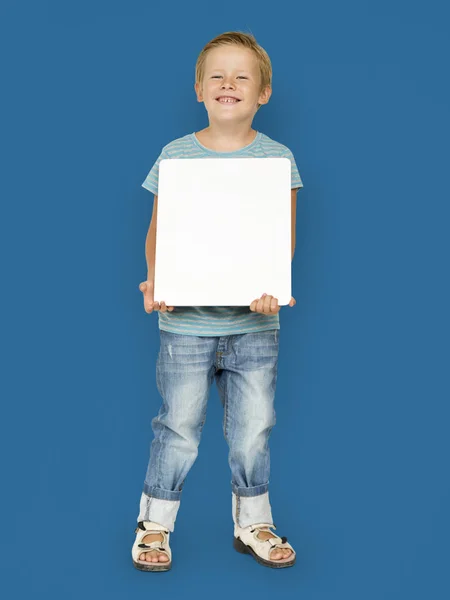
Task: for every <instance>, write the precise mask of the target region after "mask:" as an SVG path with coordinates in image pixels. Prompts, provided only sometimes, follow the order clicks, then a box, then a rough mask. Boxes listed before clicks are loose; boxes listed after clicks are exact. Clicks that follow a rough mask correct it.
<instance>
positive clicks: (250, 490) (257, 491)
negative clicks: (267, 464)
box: [231, 482, 269, 498]
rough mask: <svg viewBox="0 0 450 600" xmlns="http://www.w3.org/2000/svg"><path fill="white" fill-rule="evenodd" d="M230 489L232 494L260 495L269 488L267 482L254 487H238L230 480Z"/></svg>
mask: <svg viewBox="0 0 450 600" xmlns="http://www.w3.org/2000/svg"><path fill="white" fill-rule="evenodd" d="M231 489H232V491H233V494H236V496H245V497H247V498H248V497H250V496H260V495H261V494H265V493H266V492H267V491H268V489H269V483H262V484H261V485H255V486H254V487H239V486H238V485H236V484H235V483H233V482H231Z"/></svg>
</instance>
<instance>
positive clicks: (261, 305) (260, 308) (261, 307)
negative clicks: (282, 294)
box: [256, 297, 264, 312]
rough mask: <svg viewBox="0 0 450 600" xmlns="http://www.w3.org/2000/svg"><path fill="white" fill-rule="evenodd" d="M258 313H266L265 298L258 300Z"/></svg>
mask: <svg viewBox="0 0 450 600" xmlns="http://www.w3.org/2000/svg"><path fill="white" fill-rule="evenodd" d="M256 312H264V297H262V298H260V299H259V300H258V302H257V304H256Z"/></svg>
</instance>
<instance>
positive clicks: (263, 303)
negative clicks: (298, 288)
mask: <svg viewBox="0 0 450 600" xmlns="http://www.w3.org/2000/svg"><path fill="white" fill-rule="evenodd" d="M295 304H296V300H295V298H293V297H291V300H290V302H289V306H294V305H295ZM280 308H281V306H278V298H274V297H273V296H268V295H267V294H263V295H262V296H261V298H259V300H258V299H257V300H253V302H252V303H251V304H250V310H251V311H252V312H259V313H263V314H265V315H276V314H277V313H278V312H279V310H280Z"/></svg>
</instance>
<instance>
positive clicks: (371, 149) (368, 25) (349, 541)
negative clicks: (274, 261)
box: [0, 0, 450, 600]
mask: <svg viewBox="0 0 450 600" xmlns="http://www.w3.org/2000/svg"><path fill="white" fill-rule="evenodd" d="M1 17H2V18H1V22H2V25H1V31H2V35H1V36H0V39H1V41H0V44H1V47H2V55H3V57H4V61H3V67H2V82H3V84H4V87H3V92H2V103H3V110H2V120H3V125H2V138H3V142H2V146H3V150H4V152H3V156H4V157H3V160H2V165H3V168H4V170H3V175H2V203H1V211H2V219H1V224H2V236H1V244H2V258H3V260H2V271H3V277H2V281H3V283H4V288H3V293H2V317H3V318H2V321H3V325H2V338H3V352H4V358H3V360H2V366H3V375H2V420H1V423H2V432H1V433H2V435H1V444H2V458H3V466H2V484H3V485H2V494H1V497H0V502H1V513H2V517H3V518H2V532H1V536H0V544H1V557H0V565H1V568H2V571H4V573H3V574H2V577H1V580H2V584H1V586H2V588H3V591H6V592H7V595H5V597H8V598H18V599H19V598H28V597H30V596H31V595H34V596H35V597H37V598H46V599H53V598H55V599H58V600H59V599H60V598H66V599H78V598H81V597H86V598H111V599H115V598H117V599H119V598H120V599H123V598H134V597H136V598H137V597H139V595H141V596H142V597H147V596H150V595H152V596H155V595H157V596H158V597H160V598H162V597H164V596H165V595H166V594H167V595H168V596H166V597H172V596H173V595H174V594H183V596H184V597H188V598H189V597H193V598H194V597H195V598H196V599H198V598H210V597H211V596H212V595H214V597H224V598H225V597H228V598H229V597H236V594H237V595H238V596H239V597H244V595H245V594H254V595H255V597H259V598H271V599H273V598H274V597H275V596H277V595H278V594H280V595H281V594H286V593H293V592H295V593H298V594H299V595H301V596H302V597H303V598H308V600H318V599H324V600H331V599H333V600H341V599H342V600H362V599H364V600H372V599H373V600H380V599H381V598H383V599H386V600H391V599H392V600H394V599H395V600H397V599H398V598H408V599H409V600H413V599H416V598H417V599H421V600H422V599H424V598H432V599H433V600H441V599H442V600H444V599H448V597H449V595H450V584H449V580H448V576H447V574H446V573H445V571H446V569H448V564H449V558H450V555H449V544H448V540H449V535H450V527H449V525H450V519H449V510H448V505H449V478H448V459H449V450H450V442H449V436H448V429H449V427H448V423H449V416H450V415H449V412H450V411H449V398H450V394H449V378H448V367H449V342H448V340H449V333H450V327H449V324H450V323H449V317H448V306H449V304H450V302H449V300H450V298H449V295H450V294H449V282H448V276H449V273H448V261H449V250H450V248H449V239H448V220H449V216H450V214H449V193H448V187H449V186H448V180H447V176H448V154H449V146H448V140H449V134H450V131H449V122H450V119H449V83H448V82H449V79H448V56H449V50H450V49H449V37H448V27H447V23H448V17H449V14H448V9H447V7H446V6H445V3H444V2H443V1H442V2H438V1H435V0H431V1H429V2H427V3H420V2H414V1H412V2H411V1H410V2H406V1H400V0H391V1H390V2H386V1H384V0H383V1H382V0H380V1H378V2H366V1H361V0H359V1H350V0H342V1H341V2H333V1H332V0H322V1H319V2H314V3H313V2H303V1H297V2H283V1H280V2H277V3H275V4H273V3H265V2H260V1H258V2H256V1H248V2H241V3H239V4H237V5H235V4H232V3H225V4H223V3H222V4H216V3H212V2H211V1H209V0H208V1H204V2H191V3H182V2H175V3H173V2H171V3H165V4H164V3H159V4H154V3H150V2H144V1H142V0H141V1H137V0H135V1H131V2H118V1H112V0H108V1H106V0H102V1H98V0H97V1H92V0H91V1H90V2H87V1H81V0H78V1H77V2H75V1H72V2H69V1H66V2H60V1H58V2H57V1H56V0H48V1H47V2H40V3H31V2H20V3H12V2H11V1H7V2H4V3H2V8H1ZM232 29H237V30H244V31H250V32H252V33H253V34H254V35H255V36H256V38H257V40H258V41H259V42H260V44H261V45H262V46H263V47H264V48H265V49H266V50H267V51H268V53H269V55H270V57H271V59H272V64H273V69H274V77H273V95H272V98H271V100H270V102H269V104H268V105H267V106H265V107H263V108H262V109H261V110H260V111H259V113H258V114H257V116H256V118H255V121H254V127H255V128H256V129H258V130H260V131H262V132H264V133H266V134H267V135H269V136H270V137H273V138H274V139H276V140H277V141H279V142H281V143H283V144H285V145H287V146H288V147H289V148H290V149H291V150H292V151H293V153H294V155H295V158H296V160H297V165H298V168H299V171H300V174H301V176H302V178H303V182H304V189H302V190H300V191H299V193H298V209H297V245H296V253H295V257H294V263H293V293H294V296H295V298H296V299H297V305H296V306H295V307H294V308H289V307H283V308H282V311H281V316H280V319H281V334H280V362H279V377H278V388H277V396H276V408H277V426H276V427H275V429H274V430H273V433H272V436H271V448H272V476H271V500H272V506H273V511H274V519H275V523H276V524H277V526H278V532H279V533H280V534H281V535H287V536H288V537H289V541H291V542H292V543H293V545H294V546H295V548H296V550H297V553H298V562H297V565H296V567H294V568H293V569H283V570H279V571H277V570H272V569H264V568H263V567H261V566H259V565H258V564H257V563H256V562H255V561H253V560H252V559H251V558H250V557H248V556H242V555H240V554H238V553H236V552H235V551H234V550H233V548H232V545H231V542H232V519H231V489H230V472H229V467H228V464H227V446H226V442H225V440H224V438H223V434H222V429H221V419H222V408H221V405H220V402H219V399H218V395H217V390H216V388H213V389H212V392H211V397H210V403H209V411H208V417H207V422H206V425H205V429H204V434H203V438H202V442H201V444H200V454H199V458H198V460H197V462H196V463H195V465H194V467H193V468H192V470H191V472H190V474H189V477H188V479H187V481H186V485H185V487H184V490H183V500H182V504H181V508H180V512H179V515H178V520H177V525H176V529H175V532H174V534H173V535H172V550H173V553H174V566H173V569H172V571H170V572H169V573H165V574H152V573H149V574H147V573H141V572H138V571H136V570H135V569H134V568H133V565H132V561H131V545H132V543H133V540H134V533H133V530H134V527H135V522H136V516H137V510H138V501H139V496H140V493H141V489H142V484H143V480H144V476H145V469H146V466H147V460H148V453H149V446H150V442H151V438H152V433H151V425H150V421H151V419H152V417H153V416H154V415H155V414H156V411H157V410H158V408H159V403H160V398H159V395H158V392H157V389H156V383H155V361H156V356H157V352H158V348H159V334H158V326H157V315H156V314H153V315H147V314H146V313H145V312H144V309H143V306H142V294H141V292H140V291H139V290H138V285H139V283H140V282H141V281H142V280H143V279H144V278H145V274H146V264H145V256H144V242H145V236H146V233H147V228H148V225H149V222H150V218H151V212H152V200H153V196H152V194H150V193H149V192H148V191H146V190H144V189H143V188H142V187H141V183H142V181H143V179H144V178H145V175H146V174H147V172H148V171H149V169H150V168H151V166H152V165H153V163H154V161H155V160H156V158H157V156H158V154H159V152H160V150H161V148H162V146H163V145H165V144H167V143H168V142H169V141H171V140H173V139H174V138H176V137H180V136H182V135H185V134H187V133H191V132H192V131H198V130H200V129H202V128H203V127H205V126H206V125H207V114H206V111H205V109H204V107H203V105H202V104H199V103H197V102H196V98H195V94H194V89H193V85H194V67H195V61H196V58H197V55H198V53H199V52H200V50H201V49H202V47H203V46H204V44H206V43H207V42H208V41H209V40H210V39H212V38H213V37H214V36H216V35H218V34H219V33H222V32H224V31H227V30H232ZM5 59H6V60H5ZM446 73H447V74H446ZM446 167H447V172H445V170H446Z"/></svg>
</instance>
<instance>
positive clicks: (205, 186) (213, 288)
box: [155, 158, 291, 307]
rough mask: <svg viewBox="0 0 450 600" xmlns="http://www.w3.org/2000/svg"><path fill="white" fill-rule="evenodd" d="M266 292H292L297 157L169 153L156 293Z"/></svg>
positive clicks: (222, 301)
mask: <svg viewBox="0 0 450 600" xmlns="http://www.w3.org/2000/svg"><path fill="white" fill-rule="evenodd" d="M263 293H267V294H270V295H272V296H275V297H276V298H278V303H279V304H280V305H286V304H289V301H290V299H291V162H290V160H289V159H288V158H226V159H223V158H183V159H163V160H161V162H160V164H159V180H158V212H157V225H156V257H155V300H156V301H158V302H161V301H164V302H165V303H166V305H167V306H175V307H176V306H250V303H251V302H252V301H253V300H255V299H256V298H260V297H261V295H262V294H263Z"/></svg>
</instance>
